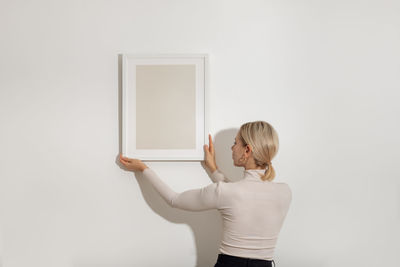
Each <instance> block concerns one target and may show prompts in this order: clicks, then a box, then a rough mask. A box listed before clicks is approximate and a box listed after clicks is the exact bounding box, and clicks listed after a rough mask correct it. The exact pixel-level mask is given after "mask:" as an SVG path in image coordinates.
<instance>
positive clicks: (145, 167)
mask: <svg viewBox="0 0 400 267" xmlns="http://www.w3.org/2000/svg"><path fill="white" fill-rule="evenodd" d="M147 168H149V167H148V166H147V165H146V164H144V165H143V167H142V169H141V170H140V171H141V172H144V170H145V169H147Z"/></svg>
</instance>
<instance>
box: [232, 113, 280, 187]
mask: <svg viewBox="0 0 400 267" xmlns="http://www.w3.org/2000/svg"><path fill="white" fill-rule="evenodd" d="M238 135H239V138H240V140H241V141H242V143H243V145H244V146H246V145H250V146H251V148H252V150H253V157H254V161H255V163H256V165H257V166H260V167H262V168H266V167H267V166H268V168H267V169H266V171H265V173H264V175H262V174H259V175H260V178H261V180H263V181H265V180H268V181H272V180H273V179H274V178H275V170H274V167H272V163H271V160H272V159H273V158H274V157H275V155H276V154H277V152H278V149H279V139H278V134H277V133H276V131H275V129H274V128H273V127H272V126H271V124H269V123H268V122H265V121H253V122H247V123H245V124H243V125H242V126H240V129H239V134H238Z"/></svg>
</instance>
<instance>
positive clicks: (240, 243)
mask: <svg viewBox="0 0 400 267" xmlns="http://www.w3.org/2000/svg"><path fill="white" fill-rule="evenodd" d="M264 172H265V169H264V170H256V169H254V170H245V171H244V173H243V179H242V180H240V181H237V182H232V181H230V180H229V179H228V178H226V177H225V176H224V174H223V173H221V172H220V171H219V170H216V171H214V172H213V173H212V174H211V179H212V180H213V182H214V183H212V184H210V185H208V186H206V187H203V188H198V189H192V190H188V191H185V192H182V193H176V192H175V191H173V190H172V189H171V188H170V187H169V186H168V185H167V184H165V183H164V182H163V181H162V180H161V179H160V178H159V177H158V175H157V174H156V173H155V172H154V171H153V170H152V169H150V168H146V169H145V170H144V171H143V175H144V176H145V178H147V179H148V180H149V181H150V182H151V183H152V185H153V186H154V188H155V189H156V190H157V191H158V193H160V195H161V196H162V197H163V198H164V199H165V201H166V202H167V203H168V204H169V205H170V206H171V207H174V208H180V209H183V210H189V211H202V210H209V209H217V210H218V211H219V212H220V213H221V216H222V219H223V235H222V240H221V244H220V248H219V251H220V253H223V254H228V255H233V256H237V257H244V258H254V259H264V260H272V259H273V255H274V249H275V245H276V242H277V238H278V234H279V232H280V229H281V227H282V225H283V222H284V219H285V217H286V214H287V212H288V210H289V206H290V203H291V199H292V192H291V190H290V188H289V186H288V185H287V184H286V183H276V182H270V181H263V180H261V178H260V177H259V175H258V174H259V173H260V174H263V173H264Z"/></svg>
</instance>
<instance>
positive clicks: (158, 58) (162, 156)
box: [122, 54, 208, 160]
mask: <svg viewBox="0 0 400 267" xmlns="http://www.w3.org/2000/svg"><path fill="white" fill-rule="evenodd" d="M207 72H208V55H207V54H153V55H149V54H146V55H143V54H142V55H140V54H122V154H123V155H124V156H126V157H130V158H138V159H140V160H204V150H203V146H204V144H207V143H208V127H207V124H208V121H207V116H206V115H207V114H206V112H207V110H208V108H207V105H208V101H207V96H208V93H207V91H208V73H207Z"/></svg>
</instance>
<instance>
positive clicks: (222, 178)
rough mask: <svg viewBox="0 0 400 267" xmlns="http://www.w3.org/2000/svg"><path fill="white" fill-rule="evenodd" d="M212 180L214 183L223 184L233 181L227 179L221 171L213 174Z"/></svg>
mask: <svg viewBox="0 0 400 267" xmlns="http://www.w3.org/2000/svg"><path fill="white" fill-rule="evenodd" d="M211 180H212V181H213V182H214V183H217V182H219V181H222V182H226V183H230V182H231V180H229V179H228V178H227V177H225V175H224V174H223V173H222V172H221V171H220V170H218V169H217V170H215V171H214V172H213V173H212V174H211Z"/></svg>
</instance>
